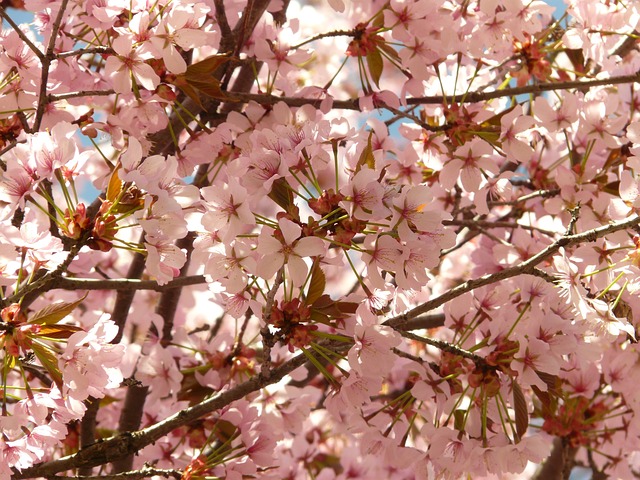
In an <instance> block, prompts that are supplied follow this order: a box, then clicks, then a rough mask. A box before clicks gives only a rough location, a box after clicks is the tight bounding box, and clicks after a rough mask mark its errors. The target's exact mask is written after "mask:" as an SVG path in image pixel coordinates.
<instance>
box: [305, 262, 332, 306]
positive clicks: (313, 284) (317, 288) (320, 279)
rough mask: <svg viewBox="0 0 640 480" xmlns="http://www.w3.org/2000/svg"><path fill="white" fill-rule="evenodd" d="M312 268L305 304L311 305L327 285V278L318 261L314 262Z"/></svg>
mask: <svg viewBox="0 0 640 480" xmlns="http://www.w3.org/2000/svg"><path fill="white" fill-rule="evenodd" d="M312 269H313V270H312V271H311V280H310V281H309V289H308V290H307V301H306V303H307V305H313V303H314V302H315V301H316V300H318V299H319V298H320V297H321V296H322V294H323V293H324V289H325V287H326V285H327V279H326V277H325V275H324V272H323V271H322V269H321V268H320V265H319V264H318V262H314V264H313V267H312Z"/></svg>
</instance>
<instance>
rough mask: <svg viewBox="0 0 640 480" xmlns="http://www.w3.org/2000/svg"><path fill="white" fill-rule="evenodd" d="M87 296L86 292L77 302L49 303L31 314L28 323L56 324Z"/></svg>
mask: <svg viewBox="0 0 640 480" xmlns="http://www.w3.org/2000/svg"><path fill="white" fill-rule="evenodd" d="M86 297H87V294H86V293H85V295H84V296H83V297H82V298H80V299H79V300H76V301H75V302H70V303H67V302H63V303H54V304H52V305H47V306H46V307H44V308H43V309H41V310H38V311H37V312H36V313H34V314H33V315H31V317H30V318H29V322H28V323H31V324H33V323H35V324H38V325H54V324H56V323H58V322H59V321H60V320H62V319H63V318H64V317H66V316H67V315H69V314H70V313H71V312H72V311H73V310H74V309H75V308H76V307H77V306H78V305H80V304H81V303H82V302H83V300H84V299H85V298H86Z"/></svg>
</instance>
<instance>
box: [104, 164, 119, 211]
mask: <svg viewBox="0 0 640 480" xmlns="http://www.w3.org/2000/svg"><path fill="white" fill-rule="evenodd" d="M121 168H122V164H121V163H120V162H118V164H117V165H116V168H114V169H113V171H112V172H111V178H110V179H109V184H108V185H107V200H108V201H110V202H115V201H116V199H117V198H118V195H120V193H121V192H122V180H120V175H119V174H118V172H119V171H120V169H121Z"/></svg>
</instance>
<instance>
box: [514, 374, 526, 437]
mask: <svg viewBox="0 0 640 480" xmlns="http://www.w3.org/2000/svg"><path fill="white" fill-rule="evenodd" d="M511 388H512V390H513V411H514V413H515V416H516V436H517V438H516V439H515V441H516V443H519V442H520V439H521V438H522V436H523V435H524V434H525V433H526V432H527V428H529V411H528V409H527V401H526V399H525V398H524V393H522V389H521V388H520V385H518V384H517V383H516V382H513V383H512V384H511Z"/></svg>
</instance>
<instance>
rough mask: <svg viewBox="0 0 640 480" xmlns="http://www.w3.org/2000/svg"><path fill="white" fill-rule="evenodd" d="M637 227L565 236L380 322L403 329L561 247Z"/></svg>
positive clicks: (634, 221) (627, 224) (625, 224)
mask: <svg viewBox="0 0 640 480" xmlns="http://www.w3.org/2000/svg"><path fill="white" fill-rule="evenodd" d="M638 224H640V218H639V217H638V216H634V217H633V218H631V219H629V220H624V221H622V222H617V223H612V224H610V225H605V226H602V227H598V228H594V229H592V230H587V231H586V232H583V233H577V234H575V235H565V236H563V237H560V238H559V239H558V240H556V241H555V242H554V243H552V244H551V245H549V246H548V247H546V248H545V249H543V250H542V251H541V252H538V253H537V254H536V255H533V256H532V257H530V258H528V259H527V260H525V261H523V262H521V263H519V264H518V265H515V266H513V267H510V268H506V269H504V270H501V271H500V272H497V273H491V274H488V275H484V276H482V277H480V278H476V279H473V280H468V281H466V282H464V283H462V284H460V285H458V286H456V287H453V288H452V289H450V290H449V291H447V292H446V293H443V294H442V295H440V296H439V297H436V298H434V299H433V300H429V301H428V302H425V303H423V304H422V305H419V306H417V307H415V308H413V309H412V310H409V311H408V312H406V313H403V314H402V315H398V316H395V317H393V318H390V319H388V320H387V321H385V322H384V323H383V325H387V326H390V327H392V328H394V329H401V330H403V329H404V325H405V323H406V322H407V321H408V320H410V319H412V318H415V317H417V316H418V315H422V314H423V313H427V312H430V311H431V310H434V309H436V308H438V307H439V306H441V305H444V304H445V303H447V302H450V301H451V300H453V299H454V298H457V297H459V296H460V295H462V294H464V293H467V292H471V291H472V290H475V289H476V288H480V287H484V286H485V285H491V284H493V283H497V282H499V281H501V280H505V279H507V278H511V277H515V276H517V275H521V274H531V275H533V274H534V273H533V272H534V267H535V266H536V265H538V264H539V263H540V262H542V261H543V260H545V259H547V258H549V257H550V256H551V255H553V254H554V253H556V252H557V251H558V250H560V248H562V247H571V246H573V245H577V244H580V243H585V242H593V241H595V240H596V239H598V238H601V237H604V236H605V235H609V234H610V233H614V232H618V231H620V230H626V229H628V228H631V227H634V226H637V225H638Z"/></svg>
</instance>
